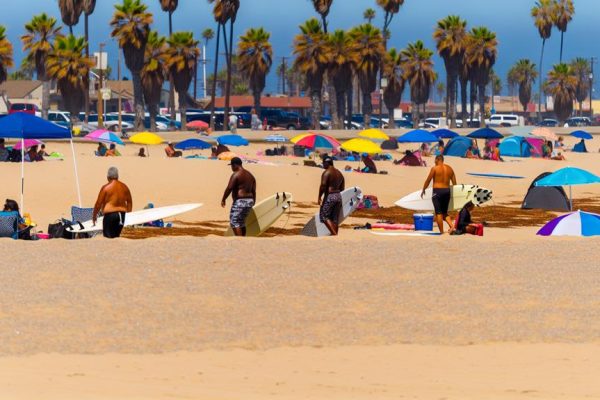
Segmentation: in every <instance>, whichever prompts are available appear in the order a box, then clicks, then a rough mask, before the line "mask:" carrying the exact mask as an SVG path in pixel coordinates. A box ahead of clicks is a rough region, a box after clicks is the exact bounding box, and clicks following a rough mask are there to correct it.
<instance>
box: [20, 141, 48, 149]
mask: <svg viewBox="0 0 600 400" xmlns="http://www.w3.org/2000/svg"><path fill="white" fill-rule="evenodd" d="M22 144H24V145H25V148H26V149H28V148H30V147H33V146H39V145H41V144H44V142H42V141H41V140H37V139H25V140H23V141H19V142H17V144H15V145H14V146H13V148H14V149H15V150H21V145H22Z"/></svg>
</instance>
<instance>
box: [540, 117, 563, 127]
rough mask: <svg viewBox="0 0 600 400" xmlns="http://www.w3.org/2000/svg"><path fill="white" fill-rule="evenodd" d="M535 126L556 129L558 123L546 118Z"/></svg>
mask: <svg viewBox="0 0 600 400" xmlns="http://www.w3.org/2000/svg"><path fill="white" fill-rule="evenodd" d="M536 125H537V126H546V127H556V126H558V121H557V120H555V119H552V118H546V119H543V120H542V121H540V122H538V123H537V124H536Z"/></svg>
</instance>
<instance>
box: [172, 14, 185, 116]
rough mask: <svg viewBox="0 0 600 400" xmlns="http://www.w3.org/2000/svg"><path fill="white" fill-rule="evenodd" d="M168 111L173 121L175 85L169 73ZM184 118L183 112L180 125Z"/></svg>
mask: <svg viewBox="0 0 600 400" xmlns="http://www.w3.org/2000/svg"><path fill="white" fill-rule="evenodd" d="M171 36H173V12H172V11H169V37H171ZM169 112H170V113H171V120H173V121H175V117H176V116H175V87H174V85H173V77H172V76H171V74H169ZM184 118H186V116H185V115H184V114H181V125H182V126H183V123H184V121H183V119H184Z"/></svg>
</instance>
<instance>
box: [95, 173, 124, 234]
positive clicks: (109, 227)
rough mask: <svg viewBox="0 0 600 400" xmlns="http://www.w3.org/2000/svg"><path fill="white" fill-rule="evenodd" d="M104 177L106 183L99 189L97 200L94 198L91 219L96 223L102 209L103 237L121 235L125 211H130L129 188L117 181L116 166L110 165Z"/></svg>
mask: <svg viewBox="0 0 600 400" xmlns="http://www.w3.org/2000/svg"><path fill="white" fill-rule="evenodd" d="M106 177H107V179H108V183H107V184H106V185H104V186H102V189H100V193H99V194H98V200H96V205H95V206H94V214H93V215H92V221H93V222H94V225H96V221H97V219H98V213H99V212H100V211H102V214H104V220H103V223H102V233H103V234H104V237H105V238H109V239H113V238H118V237H119V236H121V231H122V230H123V224H124V223H125V213H128V212H131V210H132V209H133V203H132V200H131V192H130V191H129V188H128V187H127V185H125V184H124V183H122V182H121V181H119V170H118V169H117V168H115V167H110V168H109V169H108V174H107V176H106Z"/></svg>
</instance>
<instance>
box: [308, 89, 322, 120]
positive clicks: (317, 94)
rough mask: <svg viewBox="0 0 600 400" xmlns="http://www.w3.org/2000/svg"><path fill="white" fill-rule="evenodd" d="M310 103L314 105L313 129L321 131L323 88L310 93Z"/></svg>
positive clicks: (312, 90)
mask: <svg viewBox="0 0 600 400" xmlns="http://www.w3.org/2000/svg"><path fill="white" fill-rule="evenodd" d="M310 101H311V105H312V115H311V119H312V127H313V129H319V124H320V121H319V119H320V116H321V109H322V104H321V88H312V89H311V91H310Z"/></svg>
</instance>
